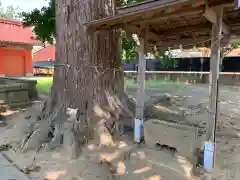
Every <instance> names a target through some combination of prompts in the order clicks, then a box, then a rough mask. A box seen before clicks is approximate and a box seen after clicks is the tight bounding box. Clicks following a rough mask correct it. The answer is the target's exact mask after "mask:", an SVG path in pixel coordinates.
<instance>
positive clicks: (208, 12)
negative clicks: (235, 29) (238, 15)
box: [203, 6, 230, 34]
mask: <svg viewBox="0 0 240 180" xmlns="http://www.w3.org/2000/svg"><path fill="white" fill-rule="evenodd" d="M203 16H204V17H205V18H206V19H207V20H209V21H210V22H211V23H213V24H216V23H217V15H216V12H215V11H214V9H213V8H210V7H208V6H206V8H205V12H204V14H203ZM222 31H223V32H224V34H230V28H229V27H228V26H227V25H226V24H225V23H224V22H223V24H222Z"/></svg>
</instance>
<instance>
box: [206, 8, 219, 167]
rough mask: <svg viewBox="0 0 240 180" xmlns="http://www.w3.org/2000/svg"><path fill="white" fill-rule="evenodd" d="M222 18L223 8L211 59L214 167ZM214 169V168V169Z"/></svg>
mask: <svg viewBox="0 0 240 180" xmlns="http://www.w3.org/2000/svg"><path fill="white" fill-rule="evenodd" d="M222 18H223V8H220V9H217V11H216V23H214V24H213V29H212V42H211V43H212V44H211V58H210V74H209V91H210V92H209V94H210V95H209V107H210V108H209V111H210V113H209V119H208V126H207V132H206V141H208V142H209V141H210V142H212V144H213V146H214V155H213V167H214V161H215V155H216V154H215V152H216V146H215V144H216V138H215V136H216V123H217V118H218V116H219V111H218V109H219V108H218V98H219V69H220V61H221V57H220V48H221V45H220V41H221V39H220V38H219V37H220V36H221V34H222V25H223V23H222ZM213 167H212V168H213Z"/></svg>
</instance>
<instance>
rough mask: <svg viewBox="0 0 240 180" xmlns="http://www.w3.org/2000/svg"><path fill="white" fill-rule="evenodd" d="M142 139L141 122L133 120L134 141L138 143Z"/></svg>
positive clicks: (137, 119) (136, 119)
mask: <svg viewBox="0 0 240 180" xmlns="http://www.w3.org/2000/svg"><path fill="white" fill-rule="evenodd" d="M142 138H143V120H141V119H139V118H135V119H134V141H135V142H137V143H140V142H141V140H142Z"/></svg>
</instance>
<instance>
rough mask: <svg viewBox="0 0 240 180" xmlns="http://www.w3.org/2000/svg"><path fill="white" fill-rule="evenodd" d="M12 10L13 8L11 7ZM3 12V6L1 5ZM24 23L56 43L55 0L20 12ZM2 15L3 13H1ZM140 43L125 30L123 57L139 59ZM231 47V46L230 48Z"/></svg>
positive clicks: (159, 54)
mask: <svg viewBox="0 0 240 180" xmlns="http://www.w3.org/2000/svg"><path fill="white" fill-rule="evenodd" d="M118 1H119V2H120V5H121V6H124V5H130V4H134V3H138V2H142V1H143V0H118ZM9 10H11V8H9ZM0 12H1V6H0ZM20 15H21V16H20V17H21V18H22V21H23V23H24V24H25V25H26V26H32V27H33V31H34V33H35V34H36V36H37V39H39V40H41V41H42V42H45V43H50V44H52V43H54V42H55V37H56V26H55V0H50V2H49V6H47V7H42V8H41V9H39V8H36V9H34V10H32V11H31V12H29V13H26V12H22V13H21V14H20ZM0 16H1V13H0ZM137 47H138V44H137V42H136V40H134V38H133V37H129V36H127V35H126V33H125V32H123V33H122V50H123V59H125V60H127V61H129V60H134V59H138V53H137ZM232 47H234V48H236V47H239V45H234V46H233V45H231V48H232ZM228 49H229V48H228ZM153 56H154V57H155V58H156V59H159V60H161V61H163V64H165V63H167V62H169V59H172V58H171V57H170V56H166V55H164V52H158V51H156V52H155V53H153Z"/></svg>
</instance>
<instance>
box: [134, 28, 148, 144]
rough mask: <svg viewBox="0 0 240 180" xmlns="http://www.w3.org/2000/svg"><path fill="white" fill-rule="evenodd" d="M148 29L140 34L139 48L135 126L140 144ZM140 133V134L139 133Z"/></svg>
mask: <svg viewBox="0 0 240 180" xmlns="http://www.w3.org/2000/svg"><path fill="white" fill-rule="evenodd" d="M147 37H148V27H146V26H143V27H141V34H140V48H139V63H138V77H137V98H136V115H135V120H134V123H135V126H134V141H135V142H137V143H140V142H141V140H142V138H143V131H142V127H140V126H142V125H143V120H144V102H145V71H146V59H145V56H144V55H145V45H146V44H145V43H147V41H148V40H147ZM137 132H139V133H137Z"/></svg>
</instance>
